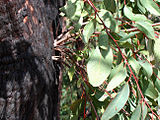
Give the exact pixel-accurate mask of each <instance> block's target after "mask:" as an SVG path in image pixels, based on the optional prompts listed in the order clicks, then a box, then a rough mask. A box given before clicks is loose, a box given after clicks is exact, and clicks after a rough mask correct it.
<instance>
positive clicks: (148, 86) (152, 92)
mask: <svg viewBox="0 0 160 120" xmlns="http://www.w3.org/2000/svg"><path fill="white" fill-rule="evenodd" d="M144 84H145V92H144V94H145V95H146V96H148V97H150V98H152V99H156V98H157V97H158V92H157V90H156V89H155V88H154V86H153V84H152V83H151V82H149V81H148V83H144Z"/></svg>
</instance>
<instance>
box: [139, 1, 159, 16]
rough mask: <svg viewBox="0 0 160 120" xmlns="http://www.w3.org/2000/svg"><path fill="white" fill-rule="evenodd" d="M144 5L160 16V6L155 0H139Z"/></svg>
mask: <svg viewBox="0 0 160 120" xmlns="http://www.w3.org/2000/svg"><path fill="white" fill-rule="evenodd" d="M139 1H140V3H141V4H142V6H143V7H145V8H146V9H147V10H148V11H149V12H150V13H151V14H154V15H156V16H160V8H159V7H158V6H157V5H156V3H155V2H154V1H153V0H139Z"/></svg>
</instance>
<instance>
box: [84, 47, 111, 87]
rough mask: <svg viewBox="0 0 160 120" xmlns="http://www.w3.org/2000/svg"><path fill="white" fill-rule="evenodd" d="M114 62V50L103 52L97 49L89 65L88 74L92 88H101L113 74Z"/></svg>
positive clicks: (93, 52)
mask: <svg viewBox="0 0 160 120" xmlns="http://www.w3.org/2000/svg"><path fill="white" fill-rule="evenodd" d="M112 61H113V54H112V49H111V48H110V47H108V50H101V51H100V49H99V48H98V47H97V48H96V49H95V50H93V51H92V54H91V56H90V58H89V61H88V63H87V73H88V77H89V82H90V84H91V85H92V86H94V87H98V86H100V85H101V84H102V83H103V82H104V81H105V80H106V78H107V77H108V76H109V74H110V72H111V67H112Z"/></svg>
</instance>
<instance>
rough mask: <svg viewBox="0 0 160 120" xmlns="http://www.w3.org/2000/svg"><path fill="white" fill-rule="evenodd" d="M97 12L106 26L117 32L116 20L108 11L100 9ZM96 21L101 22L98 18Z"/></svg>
mask: <svg viewBox="0 0 160 120" xmlns="http://www.w3.org/2000/svg"><path fill="white" fill-rule="evenodd" d="M98 14H99V16H100V18H101V19H102V20H103V21H104V24H105V25H106V27H108V28H110V29H111V31H113V32H118V25H117V22H116V20H115V19H114V17H113V15H112V14H111V13H110V12H109V11H107V10H104V9H101V11H100V12H99V13H98ZM98 21H99V22H100V23H101V21H100V20H99V19H98Z"/></svg>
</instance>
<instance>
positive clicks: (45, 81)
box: [0, 0, 60, 120]
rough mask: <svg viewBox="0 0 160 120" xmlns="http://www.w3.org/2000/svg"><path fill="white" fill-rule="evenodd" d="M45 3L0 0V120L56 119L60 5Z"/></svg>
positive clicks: (42, 0) (30, 0)
mask: <svg viewBox="0 0 160 120" xmlns="http://www.w3.org/2000/svg"><path fill="white" fill-rule="evenodd" d="M48 1H50V3H51V2H52V3H51V4H50V3H48ZM48 1H47V0H0V120H57V114H58V113H57V103H58V71H59V70H57V71H56V67H55V64H54V63H53V61H52V60H51V56H52V55H53V54H54V51H53V39H54V38H53V35H56V32H55V31H56V28H57V26H55V25H56V24H57V23H58V22H59V17H58V7H59V6H58V5H60V3H58V1H56V0H53V1H52V0H48ZM56 2H57V3H56ZM55 21H56V22H57V23H56V22H55ZM55 23H56V24H55ZM53 24H54V25H53ZM58 24H59V23H58Z"/></svg>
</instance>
